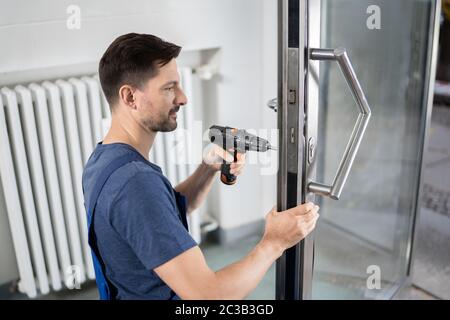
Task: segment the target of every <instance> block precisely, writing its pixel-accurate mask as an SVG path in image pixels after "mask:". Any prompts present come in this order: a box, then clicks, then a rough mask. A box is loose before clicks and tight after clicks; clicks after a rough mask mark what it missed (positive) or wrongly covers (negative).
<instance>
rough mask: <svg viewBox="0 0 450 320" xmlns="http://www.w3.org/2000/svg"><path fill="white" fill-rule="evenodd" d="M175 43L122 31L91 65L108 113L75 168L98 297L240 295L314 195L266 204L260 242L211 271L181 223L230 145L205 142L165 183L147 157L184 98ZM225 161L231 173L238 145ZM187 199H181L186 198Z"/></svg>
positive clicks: (276, 253)
mask: <svg viewBox="0 0 450 320" xmlns="http://www.w3.org/2000/svg"><path fill="white" fill-rule="evenodd" d="M180 50H181V48H180V47H178V46H176V45H174V44H171V43H168V42H165V41H163V40H161V39H159V38H157V37H155V36H152V35H146V34H135V33H131V34H125V35H122V36H120V37H118V38H117V39H116V40H115V41H114V42H113V43H112V44H111V45H110V46H109V48H108V49H107V50H106V52H105V53H104V55H103V57H102V58H101V61H100V65H99V75H100V82H101V86H102V89H103V91H104V93H105V96H106V99H107V100H108V103H109V105H110V108H111V113H112V123H111V128H110V130H109V132H108V133H107V135H106V136H105V137H104V140H103V142H100V143H99V144H98V145H97V147H96V148H95V150H94V152H93V153H92V155H91V157H90V158H89V161H88V162H87V164H86V167H85V170H84V172H83V190H84V196H85V205H86V209H87V214H88V221H89V243H90V245H91V248H92V252H93V258H94V266H95V270H96V280H97V285H98V287H99V290H100V296H101V298H102V299H178V298H181V299H243V298H245V297H246V296H247V295H248V294H249V293H250V292H251V291H252V290H253V289H254V288H255V287H256V286H257V284H258V283H259V282H260V281H261V279H262V277H263V275H264V274H265V273H266V272H267V270H268V269H269V267H270V266H271V265H272V263H273V262H274V261H275V260H276V259H277V258H278V257H280V256H281V254H282V253H283V251H284V250H285V249H287V248H289V247H291V246H293V245H295V244H296V243H297V242H299V241H300V240H301V239H303V238H304V237H305V236H306V235H307V234H308V233H309V232H311V230H312V229H313V228H314V226H315V223H316V220H317V218H318V213H317V212H318V207H317V206H314V205H313V204H312V203H308V204H305V205H299V206H297V207H295V208H292V209H290V210H287V211H285V212H276V210H275V208H274V209H272V210H271V211H270V212H269V214H268V215H267V217H266V226H265V233H264V236H263V237H262V239H261V241H260V242H259V243H258V245H257V246H256V247H255V248H254V249H253V250H252V251H251V252H250V253H249V254H248V256H246V257H245V258H243V259H242V260H241V261H239V262H237V263H235V264H232V265H230V266H228V267H225V268H223V269H222V270H220V271H217V272H214V271H212V270H211V269H210V268H209V267H208V265H207V264H206V261H205V258H204V256H203V254H202V252H201V250H200V248H199V247H198V245H197V243H196V242H195V241H194V240H193V239H192V238H191V236H190V235H189V233H188V230H187V223H186V213H190V212H192V211H193V210H195V209H196V208H198V207H199V206H200V204H201V203H202V202H203V200H204V199H205V197H206V195H207V194H208V192H209V190H210V188H211V184H212V182H213V181H214V179H216V178H217V172H219V171H220V167H221V163H222V159H223V158H224V159H226V160H227V161H232V160H233V157H232V156H231V154H230V153H228V152H226V151H224V150H223V149H221V148H219V147H216V148H213V149H212V150H211V151H210V152H209V153H208V154H207V155H206V156H204V158H203V161H202V163H201V164H200V165H199V167H198V168H197V169H196V171H195V172H194V173H193V174H192V175H191V176H190V177H189V178H188V179H187V180H186V181H184V182H182V183H181V184H179V185H178V186H176V187H175V189H173V188H172V186H171V185H170V183H169V181H168V180H167V178H166V177H164V175H163V174H162V173H161V169H160V168H159V167H158V166H157V165H155V164H153V163H150V162H149V161H148V154H149V151H150V149H151V147H152V145H153V141H154V139H155V136H156V133H157V132H158V131H161V132H167V131H173V130H175V129H176V127H177V112H178V111H179V109H180V106H183V105H185V104H186V102H187V101H186V96H185V95H184V93H183V91H182V90H181V88H180V82H179V81H180V80H179V75H178V70H177V64H176V60H175V59H176V58H177V56H178V54H179V52H180ZM238 160H239V161H238V163H235V164H232V165H231V173H233V174H235V175H239V174H240V173H241V170H242V167H243V165H244V162H245V158H244V156H243V155H240V156H239V158H238ZM186 199H187V206H186V202H185V200H186Z"/></svg>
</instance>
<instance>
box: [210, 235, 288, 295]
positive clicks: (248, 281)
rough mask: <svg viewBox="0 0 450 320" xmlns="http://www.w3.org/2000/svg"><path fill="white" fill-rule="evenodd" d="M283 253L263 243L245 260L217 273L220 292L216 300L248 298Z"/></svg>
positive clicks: (279, 249) (277, 248)
mask: <svg viewBox="0 0 450 320" xmlns="http://www.w3.org/2000/svg"><path fill="white" fill-rule="evenodd" d="M282 253H283V249H282V248H279V247H275V246H274V245H272V244H271V243H269V242H265V241H261V242H260V243H259V244H258V245H257V246H256V247H255V248H254V249H253V250H252V251H251V252H250V253H249V254H248V255H247V256H246V257H245V258H243V259H242V260H240V261H238V262H236V263H233V264H231V265H229V266H227V267H225V268H223V269H221V270H219V271H217V272H216V281H217V282H216V284H217V286H216V287H217V288H220V292H215V294H214V296H215V297H214V298H219V299H244V298H246V297H247V296H248V295H249V294H250V292H251V291H253V289H255V288H256V286H257V285H258V284H259V283H260V281H261V279H262V278H263V277H264V275H265V274H266V272H267V271H268V270H269V268H270V266H271V265H272V264H273V263H274V262H275V261H276V259H278V258H279V257H280V256H281V254H282Z"/></svg>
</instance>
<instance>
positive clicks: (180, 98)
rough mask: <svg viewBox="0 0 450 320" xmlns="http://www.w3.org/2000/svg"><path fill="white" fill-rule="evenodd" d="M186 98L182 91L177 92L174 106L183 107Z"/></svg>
mask: <svg viewBox="0 0 450 320" xmlns="http://www.w3.org/2000/svg"><path fill="white" fill-rule="evenodd" d="M187 102H188V101H187V97H186V95H185V94H184V91H183V90H182V89H180V90H178V95H177V96H176V104H178V105H182V106H184V105H185V104H187Z"/></svg>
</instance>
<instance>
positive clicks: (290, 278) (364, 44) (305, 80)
mask: <svg viewBox="0 0 450 320" xmlns="http://www.w3.org/2000/svg"><path fill="white" fill-rule="evenodd" d="M439 8H440V1H434V0H389V1H388V0H386V1H380V0H375V1H372V0H371V1H361V0H309V1H306V0H305V1H302V0H280V1H279V79H278V83H279V92H278V127H279V130H280V141H279V146H280V153H279V154H280V155H279V157H280V158H279V163H280V166H279V172H278V209H279V210H284V209H287V208H290V207H292V206H295V205H296V204H297V203H304V202H307V201H315V202H316V203H318V204H319V205H320V207H321V210H320V212H321V218H320V219H319V222H318V225H317V227H316V230H315V232H314V233H313V234H311V235H309V236H308V237H307V238H306V239H305V240H303V241H302V242H301V243H300V244H299V245H298V246H296V247H293V248H291V249H289V250H288V251H286V253H285V254H284V255H283V256H282V257H281V258H280V259H279V261H278V262H277V293H276V296H277V298H278V299H310V298H312V299H387V298H391V297H393V295H395V293H396V292H397V290H398V289H399V288H400V287H401V286H402V285H403V284H404V283H405V281H407V280H408V277H409V275H410V270H411V261H412V252H413V238H414V236H413V235H414V224H415V221H416V218H417V208H418V201H419V199H420V185H421V184H420V180H421V172H422V159H423V150H424V144H425V141H426V132H427V126H428V120H429V116H430V112H431V102H432V90H431V89H430V88H432V85H433V79H434V69H435V60H436V46H437V32H438V26H439Z"/></svg>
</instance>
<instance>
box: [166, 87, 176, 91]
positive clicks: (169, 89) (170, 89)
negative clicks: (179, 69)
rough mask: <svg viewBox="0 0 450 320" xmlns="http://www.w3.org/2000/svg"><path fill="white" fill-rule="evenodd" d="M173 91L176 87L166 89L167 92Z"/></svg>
mask: <svg viewBox="0 0 450 320" xmlns="http://www.w3.org/2000/svg"><path fill="white" fill-rule="evenodd" d="M173 89H175V88H174V87H169V88H166V90H167V91H172V90H173Z"/></svg>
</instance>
